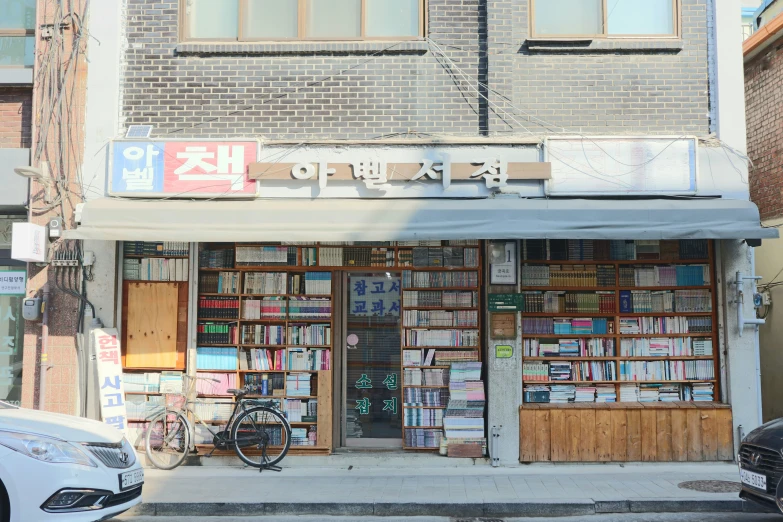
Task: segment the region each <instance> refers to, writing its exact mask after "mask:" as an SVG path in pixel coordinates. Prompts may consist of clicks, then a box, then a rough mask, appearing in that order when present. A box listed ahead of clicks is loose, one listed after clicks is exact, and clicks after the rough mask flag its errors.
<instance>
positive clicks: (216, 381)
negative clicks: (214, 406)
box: [196, 372, 237, 395]
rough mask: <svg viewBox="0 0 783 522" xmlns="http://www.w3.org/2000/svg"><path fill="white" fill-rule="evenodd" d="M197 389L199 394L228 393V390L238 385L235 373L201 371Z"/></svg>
mask: <svg viewBox="0 0 783 522" xmlns="http://www.w3.org/2000/svg"><path fill="white" fill-rule="evenodd" d="M198 376H199V379H197V380H196V391H197V392H198V394H199V395H228V390H229V389H232V388H236V387H237V375H236V374H235V373H217V372H214V373H206V372H204V373H199V375H198Z"/></svg>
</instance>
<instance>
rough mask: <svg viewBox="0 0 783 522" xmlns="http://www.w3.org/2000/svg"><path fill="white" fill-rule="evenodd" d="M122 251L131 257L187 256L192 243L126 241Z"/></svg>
mask: <svg viewBox="0 0 783 522" xmlns="http://www.w3.org/2000/svg"><path fill="white" fill-rule="evenodd" d="M122 251H123V253H124V254H125V255H129V256H160V257H168V256H187V255H188V254H189V253H190V243H187V242H184V241H125V242H123V245H122Z"/></svg>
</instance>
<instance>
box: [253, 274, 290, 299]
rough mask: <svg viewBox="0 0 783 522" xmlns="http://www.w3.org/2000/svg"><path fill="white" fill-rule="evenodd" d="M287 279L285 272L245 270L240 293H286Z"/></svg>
mask: <svg viewBox="0 0 783 522" xmlns="http://www.w3.org/2000/svg"><path fill="white" fill-rule="evenodd" d="M287 281H288V274H287V273H285V272H246V273H245V281H244V284H243V285H242V293H244V294H286V293H287V292H286V285H287ZM292 293H293V292H292Z"/></svg>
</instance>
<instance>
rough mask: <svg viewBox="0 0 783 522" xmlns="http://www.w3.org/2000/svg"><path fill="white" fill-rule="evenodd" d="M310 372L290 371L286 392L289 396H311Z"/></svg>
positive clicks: (286, 379) (287, 376)
mask: <svg viewBox="0 0 783 522" xmlns="http://www.w3.org/2000/svg"><path fill="white" fill-rule="evenodd" d="M310 377H311V375H310V374H309V373H289V374H288V375H286V378H285V381H286V382H285V393H286V395H287V396H289V397H309V396H310V395H312V391H311V389H310Z"/></svg>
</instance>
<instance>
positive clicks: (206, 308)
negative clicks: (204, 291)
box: [198, 296, 239, 319]
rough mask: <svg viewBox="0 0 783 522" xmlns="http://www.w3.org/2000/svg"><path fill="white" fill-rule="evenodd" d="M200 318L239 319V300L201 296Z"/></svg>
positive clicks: (199, 304)
mask: <svg viewBox="0 0 783 522" xmlns="http://www.w3.org/2000/svg"><path fill="white" fill-rule="evenodd" d="M198 316H199V317H204V318H210V319H239V298H238V297H205V296H200V297H199V298H198Z"/></svg>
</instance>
